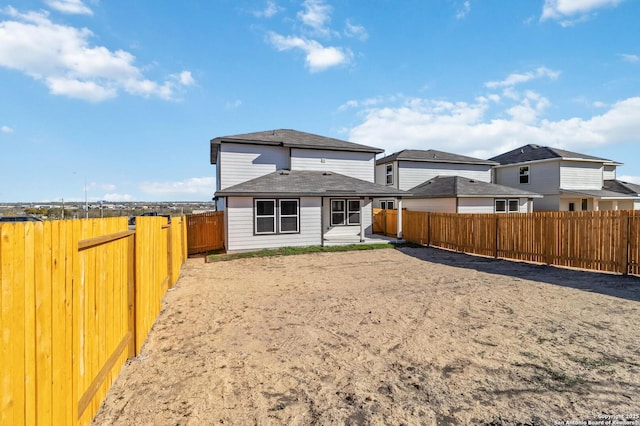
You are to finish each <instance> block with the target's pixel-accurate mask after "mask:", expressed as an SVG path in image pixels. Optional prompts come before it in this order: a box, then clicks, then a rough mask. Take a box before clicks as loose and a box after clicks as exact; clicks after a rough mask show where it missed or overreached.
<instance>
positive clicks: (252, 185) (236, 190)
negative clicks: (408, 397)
mask: <svg viewBox="0 0 640 426" xmlns="http://www.w3.org/2000/svg"><path fill="white" fill-rule="evenodd" d="M407 195H408V193H407V192H406V191H402V190H399V189H395V188H391V187H388V186H382V185H378V184H375V183H372V182H367V181H364V180H361V179H356V178H353V177H350V176H345V175H341V174H339V173H333V172H320V171H310V170H278V171H276V172H273V173H269V174H268V175H264V176H261V177H258V178H255V179H251V180H248V181H246V182H242V183H239V184H237V185H234V186H231V187H229V188H226V189H223V190H221V191H218V192H216V196H240V197H243V196H244V197H246V196H273V197H276V196H277V197H281V196H292V197H293V196H296V197H302V196H322V197H333V196H342V197H345V196H353V197H359V196H366V197H402V196H407Z"/></svg>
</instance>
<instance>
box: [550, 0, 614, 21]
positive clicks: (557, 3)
mask: <svg viewBox="0 0 640 426" xmlns="http://www.w3.org/2000/svg"><path fill="white" fill-rule="evenodd" d="M622 1H624V0H545V2H544V6H542V16H541V17H540V20H541V21H545V20H547V19H554V20H557V21H560V24H561V25H562V26H563V27H568V26H572V25H575V24H577V23H580V22H584V21H586V20H588V19H589V17H590V14H592V13H593V12H594V11H595V10H597V9H601V8H605V7H615V6H617V5H618V4H620V3H622Z"/></svg>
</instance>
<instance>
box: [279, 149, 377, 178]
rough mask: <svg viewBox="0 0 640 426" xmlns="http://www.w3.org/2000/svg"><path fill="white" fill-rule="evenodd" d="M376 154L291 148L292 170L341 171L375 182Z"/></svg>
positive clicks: (344, 173) (347, 174) (341, 172)
mask: <svg viewBox="0 0 640 426" xmlns="http://www.w3.org/2000/svg"><path fill="white" fill-rule="evenodd" d="M374 168H375V154H373V153H369V152H352V151H329V150H318V149H300V148H292V149H291V170H316V171H323V172H324V171H329V172H334V173H340V174H343V175H346V176H351V177H354V178H357V179H362V180H365V181H367V182H375V176H374Z"/></svg>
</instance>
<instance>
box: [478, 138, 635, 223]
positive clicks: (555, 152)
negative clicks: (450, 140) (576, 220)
mask: <svg viewBox="0 0 640 426" xmlns="http://www.w3.org/2000/svg"><path fill="white" fill-rule="evenodd" d="M490 160H492V161H496V162H498V163H499V165H497V166H495V167H494V182H495V183H497V184H500V185H505V186H510V187H513V188H518V189H522V190H527V191H531V192H536V193H539V194H541V195H543V198H542V199H536V200H535V202H534V210H556V211H558V210H559V211H587V210H619V209H620V210H621V209H634V208H638V202H639V201H640V195H639V194H638V192H637V191H636V192H634V191H635V189H638V188H635V189H634V186H629V184H626V186H625V184H624V183H623V182H620V181H617V180H616V167H617V166H619V165H621V163H618V162H615V161H612V160H608V159H605V158H599V157H593V156H590V155H585V154H579V153H577V152H571V151H566V150H562V149H558V148H551V147H546V146H539V145H524V146H522V147H520V148H516V149H514V150H512V151H509V152H506V153H504V154H501V155H498V156H495V157H493V158H491V159H490ZM621 187H624V188H625V189H624V190H622V189H621Z"/></svg>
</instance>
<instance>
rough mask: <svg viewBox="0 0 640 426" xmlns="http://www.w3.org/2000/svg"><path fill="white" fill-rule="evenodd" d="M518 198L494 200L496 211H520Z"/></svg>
mask: <svg viewBox="0 0 640 426" xmlns="http://www.w3.org/2000/svg"><path fill="white" fill-rule="evenodd" d="M519 207H520V203H519V201H518V200H499V199H498V200H495V212H496V213H517V212H519V211H520V208H519Z"/></svg>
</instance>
